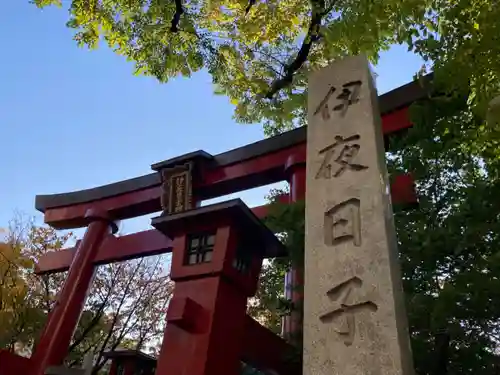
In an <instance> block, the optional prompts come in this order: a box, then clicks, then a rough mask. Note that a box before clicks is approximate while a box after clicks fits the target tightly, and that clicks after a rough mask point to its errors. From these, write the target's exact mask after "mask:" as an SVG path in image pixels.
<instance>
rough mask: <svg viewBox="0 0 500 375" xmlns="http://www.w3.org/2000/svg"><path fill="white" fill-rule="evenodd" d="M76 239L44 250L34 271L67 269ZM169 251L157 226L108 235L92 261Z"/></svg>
mask: <svg viewBox="0 0 500 375" xmlns="http://www.w3.org/2000/svg"><path fill="white" fill-rule="evenodd" d="M79 242H80V241H79ZM79 242H77V244H76V246H75V247H73V248H69V249H64V250H60V251H57V252H51V253H47V254H45V255H44V256H42V257H41V258H40V259H39V260H38V262H37V265H36V268H35V273H37V274H45V273H54V272H61V271H66V270H67V269H68V268H69V266H70V265H71V262H72V260H73V256H74V255H75V253H76V248H77V247H78V245H79ZM171 251H172V241H171V240H170V239H169V238H167V237H165V236H164V235H163V234H161V233H160V232H158V231H157V230H156V229H151V230H147V231H143V232H137V233H133V234H128V235H125V236H121V237H115V236H112V235H108V236H106V238H105V239H104V241H103V244H102V246H101V247H100V248H99V250H98V251H97V254H96V256H95V258H94V265H99V264H107V263H113V262H118V261H124V260H128V259H135V258H140V257H144V256H150V255H157V254H164V253H169V252H171Z"/></svg>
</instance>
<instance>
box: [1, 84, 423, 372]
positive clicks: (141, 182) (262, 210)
mask: <svg viewBox="0 0 500 375" xmlns="http://www.w3.org/2000/svg"><path fill="white" fill-rule="evenodd" d="M424 94H425V90H424V89H422V87H421V86H420V85H419V84H418V83H417V82H413V83H410V84H407V85H405V86H403V87H400V88H398V89H396V90H393V91H391V92H389V93H387V94H385V95H382V96H381V97H380V103H379V106H380V109H381V113H382V126H383V130H384V134H385V135H389V134H391V135H392V134H395V133H397V132H400V131H402V130H404V129H406V128H408V127H410V126H411V124H410V122H409V119H408V106H409V105H410V104H411V103H412V102H414V101H415V100H418V99H420V98H422V97H424ZM305 151H306V129H305V128H298V129H295V130H292V131H290V132H287V133H284V134H281V135H279V136H276V137H272V138H269V139H265V140H263V141H260V142H256V143H254V144H250V145H247V146H244V147H240V148H237V149H234V150H231V151H228V152H225V153H222V154H219V155H215V156H213V155H210V154H208V153H207V152H205V151H196V152H193V153H189V154H186V155H183V156H180V157H177V158H174V159H170V160H167V161H165V162H161V163H157V164H154V165H153V166H152V169H153V170H155V171H161V170H164V169H165V168H176V167H177V166H179V165H185V164H186V163H191V164H192V165H193V166H194V169H193V180H192V181H193V186H192V193H193V197H192V201H193V202H194V203H195V205H196V204H198V203H200V202H201V201H202V200H206V199H210V198H215V197H218V196H223V195H226V194H230V193H234V192H238V191H242V190H246V189H251V188H255V187H258V186H263V185H267V184H271V183H275V182H279V181H284V180H286V181H288V182H289V184H290V195H289V197H282V200H283V201H289V202H294V201H298V200H301V199H303V197H304V193H305V160H306V152H305ZM391 192H392V198H393V202H394V203H395V204H410V205H411V204H415V203H416V201H417V199H416V196H415V192H414V188H413V180H412V178H411V176H409V175H400V176H394V178H393V183H392V186H391ZM161 196H162V178H161V174H160V173H157V172H155V173H152V174H149V175H145V176H141V177H138V178H134V179H131V180H125V181H121V182H118V183H114V184H110V185H105V186H101V187H98V188H94V189H88V190H82V191H78V192H72V193H66V194H55V195H46V196H37V197H36V208H37V209H38V210H39V211H42V212H43V213H44V215H45V222H46V223H47V224H49V225H51V226H52V227H54V228H56V229H71V228H78V227H84V226H88V229H87V232H86V234H85V236H84V238H83V240H82V241H81V243H79V244H77V246H76V247H75V248H74V249H66V250H63V251H60V252H57V253H50V254H47V255H46V256H44V257H43V258H42V259H40V260H39V262H38V265H37V270H36V272H37V273H39V274H44V273H51V272H58V271H62V270H66V269H70V273H69V276H68V279H67V281H66V284H65V287H64V290H63V293H62V294H61V295H60V296H59V300H58V304H59V306H61V307H60V308H59V309H58V312H57V313H54V314H53V315H51V316H50V317H49V322H48V324H47V327H46V331H45V332H46V334H44V335H42V339H41V341H40V345H39V346H38V347H37V348H38V349H37V351H36V353H34V355H33V357H32V358H31V360H30V363H29V364H28V362H27V361H20V360H19V358H15V359H14V358H10V357H7V355H6V354H5V352H4V353H2V352H0V363H6V364H7V365H8V364H9V363H12V366H10V367H12V369H13V368H14V366H15V367H16V369H17V372H18V371H19V369H20V368H21V367H19V366H21V365H19V363H20V362H23V365H22V366H24V368H25V369H29V371H28V372H27V373H29V374H34V375H41V374H43V371H44V370H45V368H46V367H47V366H49V365H57V364H60V363H61V362H62V360H63V359H64V356H65V353H66V350H67V347H68V346H69V341H70V340H71V335H72V332H73V330H74V326H75V325H76V323H77V320H78V316H79V314H80V312H81V309H82V307H83V302H84V299H85V295H86V292H87V290H88V287H89V286H90V285H89V284H90V282H91V279H92V274H93V271H94V266H95V265H98V264H105V263H109V262H115V261H122V260H126V259H133V258H137V257H143V256H149V255H154V254H161V253H166V252H170V251H172V246H173V242H172V241H171V240H170V239H169V238H168V237H166V236H165V235H164V234H162V233H161V232H159V231H158V230H149V231H144V232H139V233H135V234H131V235H127V236H123V237H118V238H117V237H114V236H112V235H110V234H109V233H108V232H109V229H110V228H112V227H113V224H112V223H113V221H114V220H121V219H127V218H132V217H136V216H140V215H145V214H149V213H153V212H157V211H161V210H162V202H161ZM163 208H164V207H163ZM266 211H267V207H266V206H262V207H257V208H255V209H253V212H254V214H255V215H256V216H258V217H263V216H265V214H266ZM114 229H116V228H114ZM264 255H267V256H277V255H283V254H275V253H268V254H264ZM300 275H301V270H293V271H292V282H294V283H297V284H298V283H301V281H300V278H301V277H300ZM250 289H251V288H250ZM300 298H301V296H300V293H298V292H295V293H293V297H292V300H293V301H297V300H299V299H300ZM186 303H187V302H186V301H184V305H183V306H182V308H181V307H178V306H179V305H178V304H175V303H174V304H173V306H174V307H170V310H172V311H174V312H172V313H171V312H170V311H169V314H174V315H175V311H176V309H181V310H179V311H178V313H180V314H181V315H182V314H184V313H186V311H187V310H185V309H188V307H186ZM176 306H177V307H176ZM182 309H184V310H182ZM188 310H189V309H188ZM182 311H184V312H182ZM193 311H194V310H193ZM69 317H71V318H69ZM62 318H64V319H62ZM298 324H300V322H298V321H297V320H296V319H295V320H293V319H292V320H290V319H289V320H288V321H287V322H286V323H285V333H290V332H292V331H294V330H295V329H297V327H298ZM246 327H247V329H246V330H245V335H246V336H245V337H246V338H247V340H248V344H246V347H245V348H244V353H242V355H246V356H247V359H248V360H249V361H250V362H254V363H258V364H259V365H260V366H262V367H264V368H272V369H274V370H275V371H276V372H278V373H280V374H281V373H283V371H285V372H287V374H288V373H295V372H296V371H297V370H298V368H297V367H294V368H289V367H288V368H287V367H286V365H285V364H283V363H280V362H279V361H277V360H276V358H279V357H280V355H278V354H283V353H284V352H286V351H288V350H290V348H289V347H288V345H287V344H286V343H285V342H284V341H283V340H282V339H280V338H279V337H277V336H274V335H270V334H269V331H267V330H266V329H265V328H264V327H262V326H260V325H259V324H258V323H256V322H254V321H253V320H252V319H251V318H248V317H247V323H246ZM49 328H50V330H55V332H59V334H61V336H64V337H63V338H61V337H59V338H54V337H51V336H54V333H49ZM51 332H52V331H51ZM42 344H43V345H42ZM65 346H66V347H65ZM249 353H250V354H249ZM252 353H253V354H252ZM7 358H10V359H7ZM185 359H186V358H183V360H185ZM14 363H15V364H14ZM4 368H7V367H4V366H3V365H2V366H0V375H3V374H9V375H11V374H12V373H13V372H14V371H11V372H7V370H4ZM172 375H175V374H172ZM221 375H223V374H221Z"/></svg>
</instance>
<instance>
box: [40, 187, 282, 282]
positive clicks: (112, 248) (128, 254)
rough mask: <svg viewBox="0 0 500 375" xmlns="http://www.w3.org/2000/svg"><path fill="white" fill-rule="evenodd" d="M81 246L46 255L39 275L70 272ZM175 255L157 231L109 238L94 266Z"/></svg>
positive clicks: (260, 212) (261, 213)
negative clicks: (76, 251)
mask: <svg viewBox="0 0 500 375" xmlns="http://www.w3.org/2000/svg"><path fill="white" fill-rule="evenodd" d="M279 200H280V201H281V202H282V203H286V202H287V201H288V196H286V195H284V196H282V197H280V198H279ZM268 210H269V206H268V205H263V206H259V207H254V208H252V211H253V213H254V214H255V215H256V216H257V217H258V218H261V219H262V218H264V217H265V216H266V215H267V212H268ZM78 244H79V243H78V242H77V244H76V246H75V247H72V248H69V249H63V250H60V251H56V252H50V253H47V254H45V255H43V256H42V257H41V258H40V259H38V262H37V264H36V267H35V273H36V274H38V275H43V274H49V273H54V272H62V271H66V270H68V269H69V266H70V265H71V262H72V260H73V256H74V255H75V249H76V247H77V246H78ZM171 251H172V241H171V240H170V239H169V238H167V237H166V236H165V235H163V234H162V233H160V232H159V231H157V230H156V229H151V230H147V231H143V232H137V233H133V234H127V235H125V236H121V237H115V236H112V235H109V236H107V237H106V238H105V239H104V242H103V244H102V246H101V247H100V248H99V250H98V251H97V254H96V257H95V259H94V265H100V264H108V263H113V262H121V261H125V260H130V259H135V258H142V257H145V256H151V255H159V254H165V253H170V252H171Z"/></svg>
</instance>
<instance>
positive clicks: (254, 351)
mask: <svg viewBox="0 0 500 375" xmlns="http://www.w3.org/2000/svg"><path fill="white" fill-rule="evenodd" d="M243 344H244V347H243V351H242V354H243V357H242V359H243V360H244V361H245V362H248V363H249V364H251V365H252V366H254V367H257V368H260V369H267V370H270V371H271V372H272V373H276V374H279V375H300V374H302V365H301V364H300V362H301V358H300V357H299V361H298V363H294V362H292V361H290V360H289V358H290V353H291V352H292V350H293V349H292V346H291V345H289V344H288V343H287V342H286V341H285V340H283V339H282V338H281V337H279V336H277V335H275V334H274V333H273V332H271V331H270V330H268V329H267V328H265V327H263V326H262V325H260V324H259V323H258V322H256V321H255V320H254V319H253V318H252V317H250V316H247V317H246V320H245V338H244V339H243Z"/></svg>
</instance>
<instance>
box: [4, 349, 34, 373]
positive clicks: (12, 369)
mask: <svg viewBox="0 0 500 375" xmlns="http://www.w3.org/2000/svg"><path fill="white" fill-rule="evenodd" d="M31 364H32V361H31V360H30V359H29V358H25V357H21V356H18V355H17V354H14V353H11V352H8V351H7V350H3V349H0V375H21V374H23V375H24V374H31Z"/></svg>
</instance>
